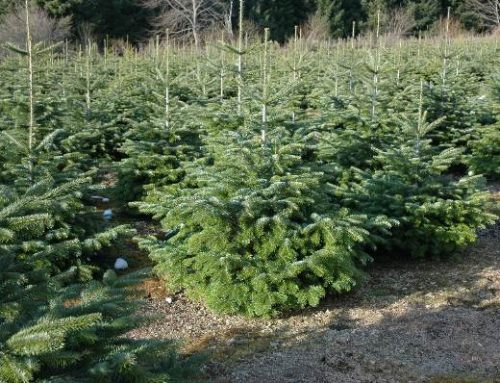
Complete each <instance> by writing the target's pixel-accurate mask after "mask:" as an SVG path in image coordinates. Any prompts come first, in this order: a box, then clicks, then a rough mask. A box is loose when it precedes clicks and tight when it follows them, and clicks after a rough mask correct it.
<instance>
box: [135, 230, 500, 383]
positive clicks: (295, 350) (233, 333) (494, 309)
mask: <svg viewBox="0 0 500 383" xmlns="http://www.w3.org/2000/svg"><path fill="white" fill-rule="evenodd" d="M368 274H369V276H370V277H369V279H368V280H367V281H366V282H365V283H364V284H363V285H362V286H361V287H360V288H359V289H357V290H356V291H354V292H353V293H351V294H348V295H344V296H340V297H334V296H332V297H329V298H328V299H327V300H326V301H325V302H324V303H323V304H322V305H321V307H318V308H316V309H310V310H307V311H302V312H300V313H297V314H294V315H289V316H287V317H283V318H279V319H273V320H262V319H247V318H242V317H230V316H224V315H216V314H213V313H212V312H210V311H209V310H208V309H206V308H205V307H204V306H203V305H202V304H200V303H195V302H191V301H189V300H188V299H187V298H186V297H184V296H183V295H178V296H171V295H169V294H168V292H167V291H165V289H164V288H163V285H162V283H161V282H159V281H154V280H153V281H149V282H148V284H147V285H146V286H145V288H146V290H147V291H148V304H147V306H146V308H145V314H146V315H147V316H150V318H151V323H149V324H148V325H147V326H145V327H143V328H141V329H138V330H136V331H134V332H133V333H132V334H131V335H132V336H133V337H136V338H142V337H155V338H169V339H178V340H179V341H182V344H183V348H182V351H183V352H184V353H186V354H192V353H197V352H205V353H206V354H207V355H208V356H209V358H208V360H209V362H208V364H206V365H205V367H204V373H205V374H206V377H207V378H208V379H209V380H210V381H214V382H218V383H228V382H234V383H237V382H245V383H251V382H255V383H257V382H259V383H261V382H269V383H273V382H283V383H285V382H325V383H326V382H346V383H349V382H367V383H368V382H379V383H386V382H387V383H388V382H429V383H438V382H439V383H451V382H454V383H458V382H462V383H466V382H468V383H471V382H477V383H479V382H485V383H486V382H500V230H499V227H498V226H497V227H496V228H492V229H490V230H489V231H488V232H486V233H484V234H483V235H482V237H481V239H480V240H479V242H478V244H477V245H476V246H475V247H474V248H472V249H470V250H468V251H467V252H466V253H465V254H462V255H460V256H457V257H456V258H455V259H448V260H446V261H431V262H429V261H427V262H425V263H424V262H409V263H408V262H407V261H406V262H404V263H403V262H397V261H396V262H393V263H385V264H377V265H374V266H373V268H371V269H370V270H368ZM170 298H171V299H172V303H168V302H169V301H170Z"/></svg>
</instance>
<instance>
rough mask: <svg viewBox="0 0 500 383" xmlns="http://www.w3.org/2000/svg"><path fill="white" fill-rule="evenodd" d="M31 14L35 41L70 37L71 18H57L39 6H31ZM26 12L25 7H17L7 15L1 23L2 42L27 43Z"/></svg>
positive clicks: (50, 40)
mask: <svg viewBox="0 0 500 383" xmlns="http://www.w3.org/2000/svg"><path fill="white" fill-rule="evenodd" d="M29 12H30V14H29V21H30V25H29V27H30V30H31V35H32V36H33V43H35V44H36V43H38V42H41V41H45V42H49V43H50V42H57V41H61V40H64V38H66V37H68V35H69V32H70V28H71V23H70V19H69V18H63V19H59V20H56V19H54V18H51V17H50V16H49V15H48V14H47V13H46V12H45V11H44V10H42V9H41V8H39V7H34V6H33V7H31V8H30V11H29ZM25 18H26V14H25V10H24V8H23V7H21V6H20V7H16V8H14V9H13V10H12V11H11V12H10V13H8V14H7V15H5V17H4V18H3V19H2V22H1V23H0V43H6V42H9V43H13V44H14V45H17V46H20V47H22V46H25V45H26V19H25Z"/></svg>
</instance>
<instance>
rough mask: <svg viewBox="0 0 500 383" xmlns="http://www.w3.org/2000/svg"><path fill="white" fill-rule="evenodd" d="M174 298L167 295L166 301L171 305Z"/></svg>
mask: <svg viewBox="0 0 500 383" xmlns="http://www.w3.org/2000/svg"><path fill="white" fill-rule="evenodd" d="M173 301H174V300H173V299H172V297H166V298H165V302H167V303H168V304H169V305H170V304H172V302H173Z"/></svg>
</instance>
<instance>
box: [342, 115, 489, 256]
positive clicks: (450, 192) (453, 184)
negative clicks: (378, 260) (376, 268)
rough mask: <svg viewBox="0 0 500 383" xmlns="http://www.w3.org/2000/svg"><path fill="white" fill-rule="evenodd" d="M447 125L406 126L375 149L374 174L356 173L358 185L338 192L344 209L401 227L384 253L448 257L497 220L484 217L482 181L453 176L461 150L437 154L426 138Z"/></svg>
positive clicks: (420, 120) (419, 122)
mask: <svg viewBox="0 0 500 383" xmlns="http://www.w3.org/2000/svg"><path fill="white" fill-rule="evenodd" d="M441 122H442V121H439V120H438V121H435V122H433V123H428V122H426V113H422V112H421V113H420V114H419V116H418V117H417V118H416V119H414V120H411V119H407V120H406V121H402V124H401V127H400V129H399V130H398V132H397V134H394V135H393V140H392V142H391V143H390V144H389V145H388V146H386V147H384V148H380V149H376V155H375V157H374V163H375V165H376V168H375V169H374V170H373V171H361V170H357V171H356V172H355V173H354V174H355V175H354V178H355V181H353V182H349V183H347V185H348V186H345V185H342V187H340V188H339V189H338V191H337V193H338V195H339V197H341V198H342V199H341V201H340V203H341V204H347V206H349V207H351V208H352V209H353V210H354V211H357V210H359V211H363V212H365V213H366V214H368V215H370V214H377V215H380V214H383V215H386V216H387V217H389V218H393V219H395V220H397V221H398V222H399V225H397V226H395V227H394V228H393V229H392V230H391V237H390V238H388V239H387V241H386V243H385V246H384V247H385V249H387V250H389V251H390V252H391V254H395V253H396V254H397V253H403V254H404V253H408V254H410V255H412V256H414V257H424V256H446V255H449V254H452V253H453V252H455V251H457V250H459V249H463V248H465V247H466V246H467V245H469V244H471V243H474V242H475V240H476V229H477V227H484V226H485V225H487V224H489V223H492V222H493V221H494V219H495V217H494V216H493V215H491V214H488V213H486V212H485V211H484V206H485V205H486V203H487V200H488V198H489V197H488V194H487V193H483V192H480V191H479V186H478V184H479V183H480V182H481V178H480V177H478V176H466V177H460V178H458V179H457V178H455V177H454V176H453V175H450V174H449V172H448V171H449V169H450V166H451V165H452V164H453V163H454V162H455V161H457V158H458V157H459V156H460V154H461V152H462V150H461V149H460V148H456V147H452V148H447V149H444V150H436V149H435V148H434V147H433V146H432V145H431V140H430V139H429V138H427V136H428V134H429V133H430V132H432V130H433V129H435V128H436V127H437V126H439V124H440V123H441Z"/></svg>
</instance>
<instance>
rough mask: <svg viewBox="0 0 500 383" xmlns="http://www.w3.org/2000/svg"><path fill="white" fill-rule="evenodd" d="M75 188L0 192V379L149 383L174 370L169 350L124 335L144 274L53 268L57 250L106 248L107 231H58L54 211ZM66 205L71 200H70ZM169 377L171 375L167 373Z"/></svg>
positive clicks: (67, 203) (67, 202)
mask: <svg viewBox="0 0 500 383" xmlns="http://www.w3.org/2000/svg"><path fill="white" fill-rule="evenodd" d="M79 187H80V184H79V183H71V184H67V185H63V186H59V187H57V188H52V187H50V184H45V185H41V184H38V185H35V186H33V187H32V188H30V189H29V190H28V191H27V192H26V193H25V194H23V195H20V196H17V195H16V193H14V192H12V191H11V190H9V189H8V188H6V187H4V186H2V187H1V192H2V193H1V194H0V265H1V268H0V303H1V304H0V380H1V381H3V382H7V383H17V382H31V381H50V382H55V381H58V382H59V381H61V382H63V381H72V382H117V381H120V382H138V381H144V382H153V381H167V380H168V379H171V378H174V377H175V376H177V375H175V374H177V373H181V371H182V369H183V366H182V364H178V363H177V361H176V360H177V359H176V357H175V354H174V352H173V345H172V344H170V343H168V342H161V341H134V340H131V339H129V338H127V337H124V335H125V334H126V333H127V332H128V331H130V330H131V329H133V328H135V327H136V326H137V325H138V323H139V322H140V320H139V318H138V317H136V316H135V314H134V313H135V311H136V309H137V304H138V302H137V301H136V299H135V298H134V297H135V296H136V295H137V290H135V289H131V288H130V286H133V285H136V284H137V283H138V282H139V281H140V280H141V279H142V278H143V277H144V273H140V272H139V273H136V274H129V275H127V276H125V277H117V275H116V274H115V273H114V272H113V271H108V272H106V273H105V274H104V276H103V279H102V282H100V281H97V280H91V277H92V269H91V268H89V267H88V266H84V265H83V264H81V263H79V262H74V266H71V267H70V268H69V269H67V271H64V272H57V271H55V270H54V267H53V264H52V262H51V261H52V260H57V259H58V258H60V257H61V255H62V254H63V253H65V254H66V256H67V253H73V252H78V251H80V249H81V248H83V247H91V248H94V249H95V248H96V247H100V246H102V244H107V243H109V240H110V238H109V234H99V235H97V236H96V237H94V238H91V237H89V238H87V239H82V240H78V239H73V240H68V239H67V238H66V236H65V234H64V231H63V230H62V229H58V228H57V225H58V221H59V220H60V216H59V215H60V211H61V207H66V208H70V207H74V206H72V201H74V200H75V198H76V197H77V196H78V189H79ZM73 204H74V202H73ZM170 372H172V375H171V374H170Z"/></svg>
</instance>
